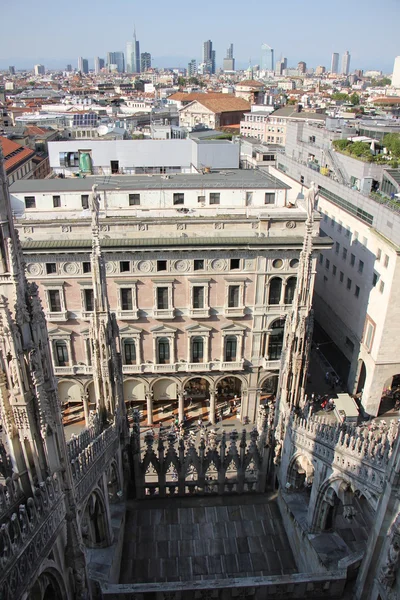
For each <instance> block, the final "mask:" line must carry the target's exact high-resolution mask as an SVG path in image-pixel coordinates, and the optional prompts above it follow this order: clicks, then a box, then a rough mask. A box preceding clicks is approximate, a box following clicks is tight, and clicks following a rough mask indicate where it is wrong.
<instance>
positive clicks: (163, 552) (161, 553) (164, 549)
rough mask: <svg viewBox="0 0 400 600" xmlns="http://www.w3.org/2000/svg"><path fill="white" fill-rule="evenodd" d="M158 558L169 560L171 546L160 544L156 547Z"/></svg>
mask: <svg viewBox="0 0 400 600" xmlns="http://www.w3.org/2000/svg"><path fill="white" fill-rule="evenodd" d="M156 554H157V558H168V556H169V545H168V542H166V541H162V542H158V543H157V545H156Z"/></svg>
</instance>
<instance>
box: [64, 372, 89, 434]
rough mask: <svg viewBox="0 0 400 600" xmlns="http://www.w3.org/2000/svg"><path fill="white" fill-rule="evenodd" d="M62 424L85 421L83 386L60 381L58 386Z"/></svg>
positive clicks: (70, 381)
mask: <svg viewBox="0 0 400 600" xmlns="http://www.w3.org/2000/svg"><path fill="white" fill-rule="evenodd" d="M58 397H59V398H60V402H61V411H62V416H63V424H64V425H71V424H72V423H78V422H80V421H83V420H84V419H85V412H84V406H83V398H84V391H83V385H81V384H80V383H79V382H77V381H72V380H61V381H60V382H59V384H58Z"/></svg>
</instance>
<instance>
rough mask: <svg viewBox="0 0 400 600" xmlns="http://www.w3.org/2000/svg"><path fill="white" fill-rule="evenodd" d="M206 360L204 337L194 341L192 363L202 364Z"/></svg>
mask: <svg viewBox="0 0 400 600" xmlns="http://www.w3.org/2000/svg"><path fill="white" fill-rule="evenodd" d="M203 359H204V340H203V338H202V337H194V338H193V339H192V362H194V363H201V362H203Z"/></svg>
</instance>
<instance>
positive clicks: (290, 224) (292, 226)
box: [286, 221, 296, 229]
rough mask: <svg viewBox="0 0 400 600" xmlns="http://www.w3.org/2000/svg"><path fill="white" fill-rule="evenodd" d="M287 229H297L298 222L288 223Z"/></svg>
mask: <svg viewBox="0 0 400 600" xmlns="http://www.w3.org/2000/svg"><path fill="white" fill-rule="evenodd" d="M286 227H287V229H295V228H296V222H295V221H287V223H286Z"/></svg>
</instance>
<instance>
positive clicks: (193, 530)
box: [181, 523, 200, 540]
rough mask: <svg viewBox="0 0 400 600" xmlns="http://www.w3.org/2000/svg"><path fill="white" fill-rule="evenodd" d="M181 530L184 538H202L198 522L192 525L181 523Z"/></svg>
mask: <svg viewBox="0 0 400 600" xmlns="http://www.w3.org/2000/svg"><path fill="white" fill-rule="evenodd" d="M181 530H182V539H183V540H198V539H199V538H200V535H199V526H198V525H197V523H191V524H190V525H181Z"/></svg>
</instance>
